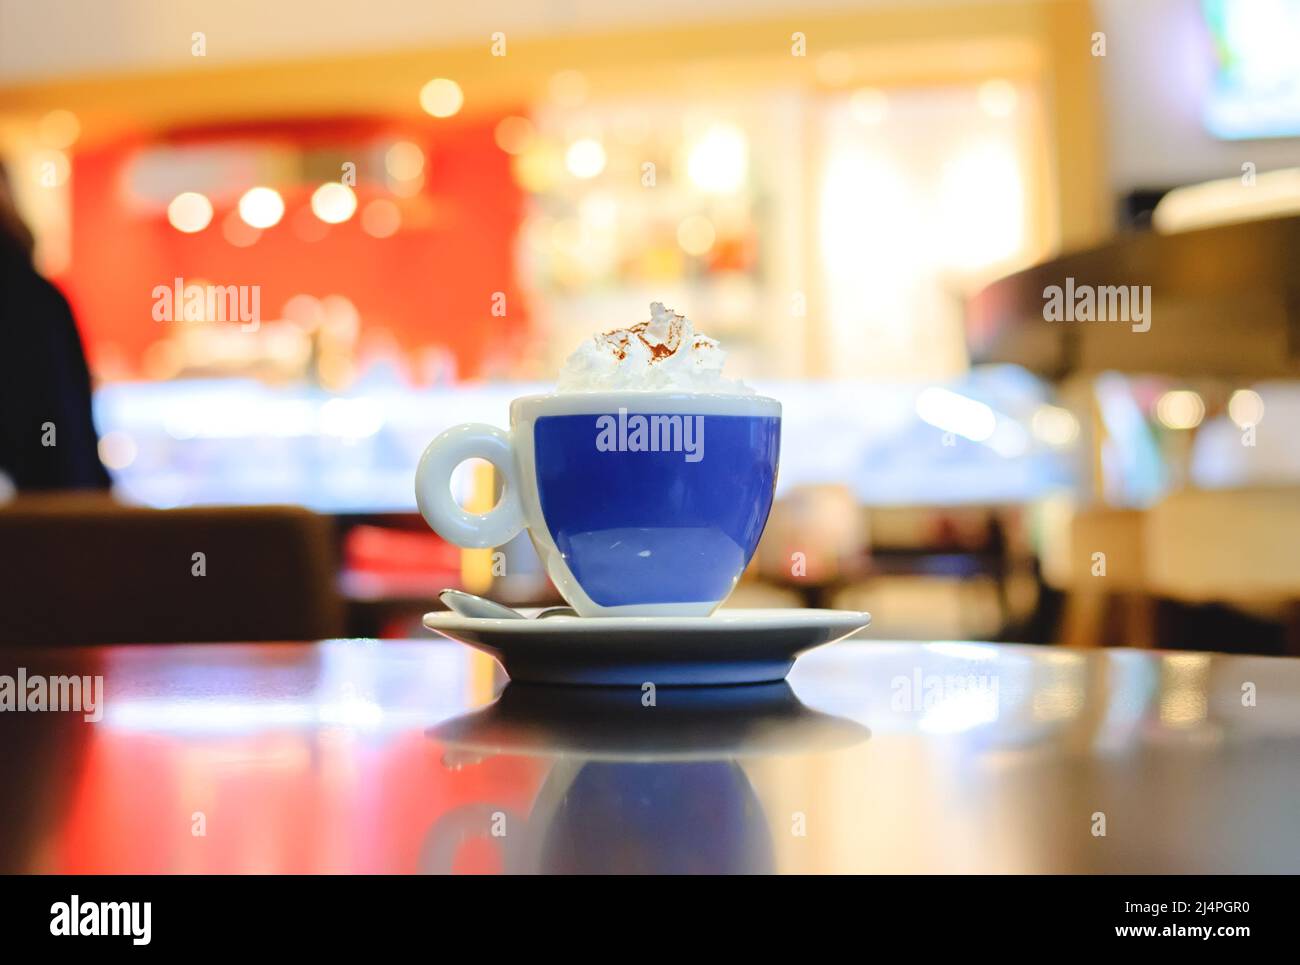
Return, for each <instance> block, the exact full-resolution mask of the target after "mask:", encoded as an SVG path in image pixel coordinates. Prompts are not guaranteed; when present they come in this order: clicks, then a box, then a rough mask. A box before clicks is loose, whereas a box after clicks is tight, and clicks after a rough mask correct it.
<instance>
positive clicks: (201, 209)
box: [167, 191, 212, 235]
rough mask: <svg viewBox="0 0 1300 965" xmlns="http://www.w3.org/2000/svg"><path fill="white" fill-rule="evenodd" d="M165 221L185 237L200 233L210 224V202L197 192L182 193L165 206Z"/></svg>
mask: <svg viewBox="0 0 1300 965" xmlns="http://www.w3.org/2000/svg"><path fill="white" fill-rule="evenodd" d="M167 220H168V221H169V222H170V223H171V226H172V227H173V228H175V229H176V230H177V231H183V232H184V233H185V234H187V235H188V234H194V233H195V232H196V231H202V230H203V229H204V228H206V227H207V226H208V225H209V224H211V223H212V202H211V201H209V200H208V199H207V197H206V196H204V195H202V194H199V193H198V192H197V191H184V192H182V193H181V194H178V195H176V197H174V198H172V200H171V204H169V205H167Z"/></svg>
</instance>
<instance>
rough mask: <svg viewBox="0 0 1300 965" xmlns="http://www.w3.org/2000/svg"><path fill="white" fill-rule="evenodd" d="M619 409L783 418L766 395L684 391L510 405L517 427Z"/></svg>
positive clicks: (545, 398) (552, 397)
mask: <svg viewBox="0 0 1300 965" xmlns="http://www.w3.org/2000/svg"><path fill="white" fill-rule="evenodd" d="M619 409H626V410H627V411H629V412H644V413H650V414H665V415H675V414H683V415H685V414H690V415H744V416H772V417H775V418H780V417H781V403H780V402H778V401H777V400H776V399H773V398H770V397H769V396H765V395H740V394H737V393H735V392H683V391H679V390H676V389H619V390H614V391H601V392H549V393H546V394H544V395H523V396H520V397H519V398H517V399H515V400H514V401H512V402H511V403H510V422H511V426H512V427H513V426H514V425H515V424H516V423H517V422H518V421H519V420H520V418H521V417H522V418H524V419H538V418H544V417H545V416H551V415H606V414H614V413H617V412H618V410H619Z"/></svg>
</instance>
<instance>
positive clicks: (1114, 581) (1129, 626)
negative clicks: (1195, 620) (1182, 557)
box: [1061, 506, 1157, 647]
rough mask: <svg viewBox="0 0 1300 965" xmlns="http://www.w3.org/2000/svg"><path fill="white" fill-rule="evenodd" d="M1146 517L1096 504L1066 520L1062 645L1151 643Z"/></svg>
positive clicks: (1142, 645) (1139, 645)
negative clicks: (1065, 595) (1068, 532)
mask: <svg viewBox="0 0 1300 965" xmlns="http://www.w3.org/2000/svg"><path fill="white" fill-rule="evenodd" d="M1144 516H1145V513H1143V512H1142V511H1141V510H1136V509H1110V508H1107V507H1102V506H1096V507H1088V508H1085V509H1081V510H1079V511H1078V512H1077V513H1075V514H1074V518H1073V519H1072V520H1071V521H1070V536H1069V550H1068V553H1067V558H1068V561H1069V562H1068V567H1067V569H1066V571H1065V573H1064V574H1063V575H1064V580H1065V586H1064V588H1065V589H1067V590H1068V591H1069V596H1068V598H1067V599H1066V603H1065V612H1064V614H1063V620H1062V627H1061V642H1062V643H1064V644H1066V645H1067V646H1074V647H1096V646H1109V645H1114V644H1127V645H1129V646H1138V647H1153V646H1155V645H1156V642H1157V640H1156V634H1155V629H1154V622H1153V621H1154V605H1153V601H1152V600H1151V598H1150V596H1149V595H1148V594H1147V590H1146V571H1145V566H1144V559H1145V554H1144V551H1143V545H1144V541H1143V520H1144Z"/></svg>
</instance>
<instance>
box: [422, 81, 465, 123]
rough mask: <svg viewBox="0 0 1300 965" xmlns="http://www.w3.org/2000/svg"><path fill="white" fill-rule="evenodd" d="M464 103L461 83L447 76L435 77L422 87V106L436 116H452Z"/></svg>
mask: <svg viewBox="0 0 1300 965" xmlns="http://www.w3.org/2000/svg"><path fill="white" fill-rule="evenodd" d="M464 103H465V94H464V93H463V92H462V91H461V89H460V84H458V83H456V82H455V81H454V80H448V79H447V78H446V77H435V78H434V79H433V80H431V81H429V82H428V83H427V84H425V85H424V86H423V87H421V88H420V106H421V107H422V108H424V112H425V113H426V114H432V115H433V116H434V117H451V116H452V115H453V114H455V113H457V112H458V111H459V110H460V108H461V105H462V104H464Z"/></svg>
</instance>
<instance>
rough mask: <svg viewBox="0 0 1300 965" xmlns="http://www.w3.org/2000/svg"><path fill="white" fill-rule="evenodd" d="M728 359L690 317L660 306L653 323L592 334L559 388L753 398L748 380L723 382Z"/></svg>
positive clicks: (572, 357) (653, 314) (652, 309)
mask: <svg viewBox="0 0 1300 965" xmlns="http://www.w3.org/2000/svg"><path fill="white" fill-rule="evenodd" d="M726 359H727V353H726V352H724V351H723V350H722V349H721V348H720V347H719V346H718V343H717V342H716V341H715V340H714V339H711V338H709V337H708V336H707V335H701V334H699V333H698V332H696V331H695V326H693V325H692V324H691V320H690V319H689V318H687V317H686V316H685V315H678V314H677V313H676V312H673V311H671V310H669V309H667V308H664V306H663V303H662V302H654V303H653V304H652V305H651V306H650V320H649V321H648V322H639V323H637V324H636V325H633V326H631V327H630V328H616V329H614V330H613V331H612V332H605V333H604V334H603V335H595V336H592V337H591V338H589V339H587V341H585V342H583V343H582V344H581V345H580V346H578V350H577V351H576V352H574V353H573V354H572V355H570V356H569V358H568V361H566V362H565V363H564V368H562V369H561V370H560V379H559V385H558V388H559V391H561V392H601V391H605V392H608V391H612V390H628V389H632V390H646V391H664V390H678V391H682V392H727V393H732V394H737V395H749V394H752V393H753V391H754V390H753V389H751V388H749V387H748V386H747V385H745V384H744V383H743V382H740V381H738V380H734V379H727V378H723V375H722V365H723V363H724V362H725V361H726Z"/></svg>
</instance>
